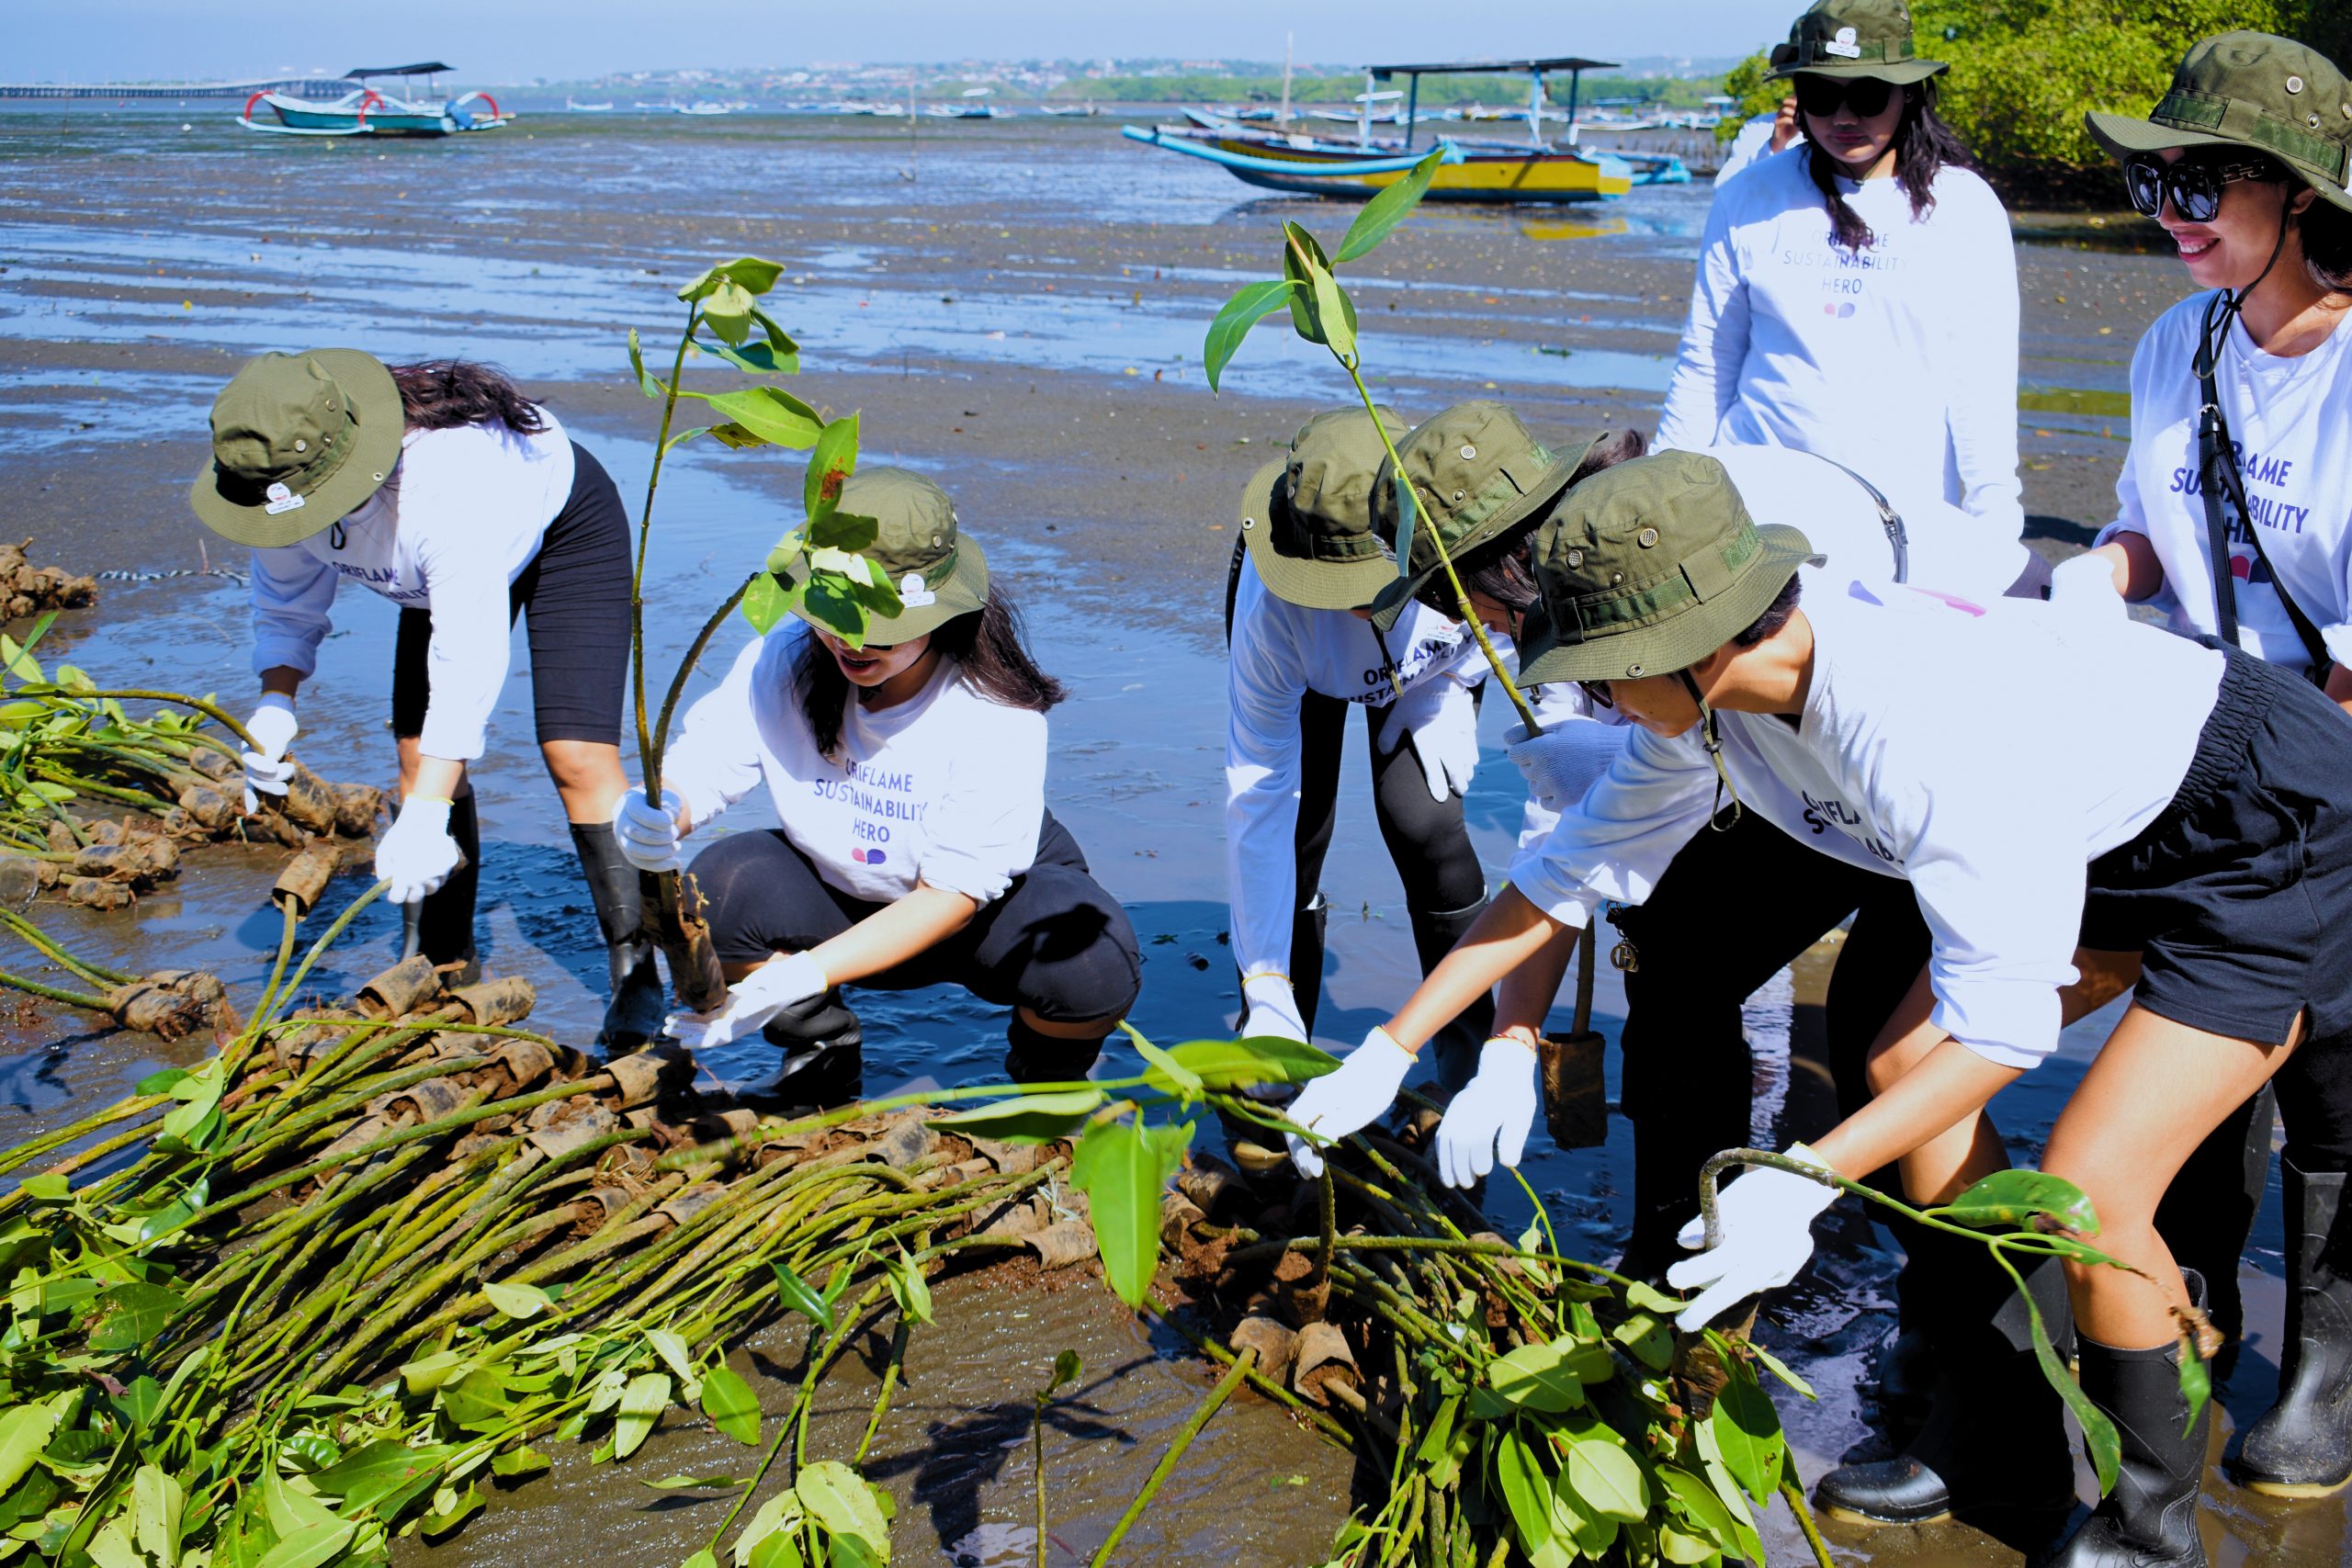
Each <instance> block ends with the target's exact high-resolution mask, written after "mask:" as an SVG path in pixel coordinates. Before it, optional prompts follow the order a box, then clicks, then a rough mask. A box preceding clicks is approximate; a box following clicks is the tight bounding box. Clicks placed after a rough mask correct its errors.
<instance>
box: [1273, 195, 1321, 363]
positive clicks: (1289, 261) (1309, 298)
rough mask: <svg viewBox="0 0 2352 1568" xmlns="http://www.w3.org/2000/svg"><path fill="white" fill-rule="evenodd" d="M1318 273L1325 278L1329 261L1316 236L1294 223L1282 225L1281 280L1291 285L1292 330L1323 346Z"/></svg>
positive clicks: (1286, 222)
mask: <svg viewBox="0 0 2352 1568" xmlns="http://www.w3.org/2000/svg"><path fill="white" fill-rule="evenodd" d="M1318 268H1319V269H1320V270H1321V271H1323V272H1324V273H1326V274H1327V275H1328V274H1329V272H1330V270H1331V264H1330V261H1329V259H1328V258H1327V257H1326V256H1325V255H1324V254H1323V247H1322V246H1321V245H1320V244H1318V243H1317V242H1316V239H1315V236H1314V235H1312V234H1310V233H1308V232H1307V231H1306V230H1305V229H1302V228H1300V227H1299V226H1298V225H1297V224H1296V223H1294V222H1290V221H1287V220H1285V221H1284V222H1283V277H1284V278H1286V279H1288V280H1289V281H1290V283H1291V284H1292V285H1293V287H1292V289H1291V292H1290V295H1289V300H1290V324H1291V330H1292V331H1293V332H1295V333H1297V334H1298V335H1299V336H1301V337H1303V338H1305V339H1306V341H1307V342H1309V343H1322V342H1323V341H1324V336H1323V322H1322V320H1321V317H1320V311H1321V309H1322V301H1321V300H1320V299H1317V296H1316V293H1315V274H1316V271H1317V269H1318Z"/></svg>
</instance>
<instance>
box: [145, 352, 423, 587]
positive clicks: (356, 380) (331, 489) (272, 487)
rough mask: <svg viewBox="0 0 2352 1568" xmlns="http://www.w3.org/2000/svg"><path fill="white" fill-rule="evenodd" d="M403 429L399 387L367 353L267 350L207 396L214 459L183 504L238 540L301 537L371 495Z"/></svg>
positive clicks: (397, 450)
mask: <svg viewBox="0 0 2352 1568" xmlns="http://www.w3.org/2000/svg"><path fill="white" fill-rule="evenodd" d="M405 428H406V421H405V420H404V419H403V417H402V415H401V393H400V389H399V388H398V387H396V386H394V385H393V384H392V373H391V372H390V371H389V370H387V369H385V368H384V367H383V365H382V364H381V363H380V362H379V361H378V360H377V359H376V358H375V357H374V356H373V355H367V354H362V353H360V352H359V351H358V350H357V349H356V348H315V349H312V350H311V352H310V353H308V354H265V355H262V356H261V357H260V358H258V359H251V360H247V361H246V362H245V364H244V366H243V368H241V369H239V370H238V372H237V373H236V375H234V376H232V377H231V378H230V379H229V384H228V385H227V386H226V387H223V388H221V389H220V396H219V397H216V398H214V399H213V400H212V457H211V459H210V460H209V462H207V463H206V464H205V465H204V470H203V472H201V473H199V474H198V475H197V476H196V483H195V484H193V485H192V486H190V487H189V489H188V496H187V499H188V504H189V505H190V506H191V507H193V508H195V510H196V515H197V518H198V521H199V522H201V523H202V524H203V525H205V526H206V527H208V528H209V529H211V530H212V531H213V532H214V533H216V534H219V535H220V536H222V537H223V538H228V539H233V540H235V541H236V542H237V543H238V544H241V545H252V546H254V547H264V548H266V547H271V546H277V545H290V544H293V543H295V542H296V541H297V540H300V539H307V538H309V537H310V536H311V535H313V534H316V533H320V532H322V530H324V529H327V528H330V527H333V526H334V525H335V523H337V522H338V521H340V520H341V519H342V518H343V517H344V516H345V514H346V513H349V512H350V511H351V510H352V509H353V508H354V507H356V506H357V505H358V504H359V503H360V502H363V501H366V500H367V499H368V497H369V496H371V495H373V494H375V493H376V487H377V486H379V485H380V484H382V483H383V482H384V480H385V479H386V477H387V476H389V475H390V473H391V471H392V465H393V464H394V463H397V462H398V461H400V456H401V434H402V432H403V431H404V430H405Z"/></svg>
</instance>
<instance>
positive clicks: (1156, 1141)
mask: <svg viewBox="0 0 2352 1568" xmlns="http://www.w3.org/2000/svg"><path fill="white" fill-rule="evenodd" d="M1192 1141H1193V1123H1192V1122H1183V1123H1181V1124H1180V1125H1177V1126H1173V1127H1143V1126H1140V1125H1137V1124H1136V1123H1135V1122H1098V1123H1096V1124H1095V1125H1093V1126H1091V1127H1089V1128H1088V1129H1087V1130H1086V1134H1085V1136H1084V1137H1082V1138H1080V1140H1079V1144H1078V1149H1077V1152H1076V1153H1075V1154H1074V1155H1072V1156H1071V1158H1070V1185H1072V1186H1073V1187H1076V1188H1078V1189H1079V1190H1081V1191H1083V1192H1084V1193H1085V1194H1086V1195H1087V1197H1088V1199H1089V1200H1090V1201H1091V1208H1090V1213H1091V1217H1092V1219H1093V1221H1094V1243H1095V1246H1096V1247H1099V1248H1100V1249H1101V1251H1102V1254H1103V1276H1104V1278H1106V1279H1107V1280H1110V1283H1111V1289H1112V1290H1114V1291H1115V1292H1118V1296H1119V1299H1120V1300H1121V1301H1123V1302H1125V1303H1127V1304H1128V1305H1129V1306H1133V1307H1140V1306H1141V1305H1143V1302H1144V1295H1145V1292H1148V1290H1149V1289H1150V1287H1151V1277H1152V1273H1153V1271H1154V1270H1155V1269H1157V1268H1158V1267H1159V1193H1160V1189H1161V1188H1163V1187H1164V1186H1166V1185H1167V1182H1168V1179H1169V1178H1170V1177H1171V1176H1173V1175H1175V1174H1176V1168H1177V1166H1178V1165H1179V1164H1181V1163H1182V1160H1183V1157H1184V1150H1185V1149H1186V1147H1187V1146H1189V1145H1191V1143H1192Z"/></svg>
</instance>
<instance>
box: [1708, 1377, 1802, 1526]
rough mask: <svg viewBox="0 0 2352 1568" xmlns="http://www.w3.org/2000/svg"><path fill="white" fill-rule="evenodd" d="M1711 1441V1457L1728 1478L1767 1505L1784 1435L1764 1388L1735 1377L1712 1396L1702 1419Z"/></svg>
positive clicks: (1778, 1468) (1776, 1476)
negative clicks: (1717, 1461) (1712, 1399)
mask: <svg viewBox="0 0 2352 1568" xmlns="http://www.w3.org/2000/svg"><path fill="white" fill-rule="evenodd" d="M1702 1431H1703V1433H1704V1434H1705V1436H1704V1437H1702V1443H1701V1451H1702V1453H1703V1452H1705V1451H1706V1444H1705V1437H1712V1438H1713V1446H1714V1453H1713V1457H1715V1458H1716V1459H1718V1460H1720V1461H1722V1463H1723V1466H1724V1469H1725V1470H1728V1471H1730V1472H1731V1473H1732V1478H1733V1479H1734V1480H1736V1481H1737V1482H1738V1483H1739V1484H1740V1485H1741V1486H1742V1487H1743V1488H1744V1489H1746V1491H1747V1495H1749V1496H1751V1497H1753V1498H1755V1499H1756V1500H1757V1501H1758V1502H1759V1503H1770V1501H1771V1500H1772V1494H1773V1492H1774V1491H1775V1490H1776V1489H1777V1487H1778V1486H1779V1483H1780V1479H1781V1455H1782V1454H1783V1453H1784V1452H1785V1451H1786V1450H1787V1448H1788V1439H1787V1438H1785V1437H1784V1436H1782V1435H1781V1413H1780V1411H1778V1410H1777V1409H1775V1408H1774V1407H1773V1404H1772V1398H1771V1396H1770V1394H1768V1393H1765V1392H1764V1389H1763V1386H1762V1385H1761V1384H1759V1383H1758V1382H1756V1381H1755V1379H1754V1378H1753V1377H1752V1376H1750V1377H1745V1378H1741V1377H1735V1378H1733V1379H1732V1380H1731V1382H1728V1383H1726V1384H1724V1389H1723V1392H1722V1393H1718V1394H1717V1395H1716V1396H1715V1407H1714V1409H1713V1411H1711V1412H1710V1413H1709V1414H1708V1416H1707V1419H1706V1420H1705V1421H1704V1422H1703V1423H1702Z"/></svg>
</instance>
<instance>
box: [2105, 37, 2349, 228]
mask: <svg viewBox="0 0 2352 1568" xmlns="http://www.w3.org/2000/svg"><path fill="white" fill-rule="evenodd" d="M2083 126H2084V129H2086V130H2088V131H2089V132H2090V133H2091V137H2092V139H2093V140H2095V141H2098V144H2099V145H2100V146H2102V147H2104V148H2106V149H2107V150H2108V152H2110V153H2112V154H2114V155H2115V156H2116V157H2118V158H2127V157H2130V156H2131V154H2132V153H2134V152H2163V151H2164V150H2165V149H2166V148H2168V147H2184V148H2185V147H2239V148H2245V149H2246V150H2248V151H2250V152H2261V153H2264V154H2267V156H2269V157H2272V158H2276V159H2277V160H2278V161H2279V162H2280V163H2282V164H2285V165H2286V166H2287V167H2288V169H2289V170H2290V171H2291V172H2292V173H2293V174H2294V175H2297V176H2298V177H2300V178H2301V180H2302V181H2303V182H2304V183H2305V184H2306V185H2308V186H2311V187H2312V189H2313V190H2315V191H2317V192H2318V193H2319V194H2320V195H2321V196H2322V197H2324V198H2325V199H2327V200H2329V201H2332V202H2334V203H2335V205H2336V206H2338V207H2341V208H2344V209H2346V210H2352V191H2347V190H2346V176H2347V175H2352V84H2347V83H2346V81H2345V79H2344V73H2342V72H2341V71H2338V70H2337V69H2336V68H2335V62H2334V61H2331V60H2330V59H2328V58H2327V56H2325V55H2324V54H2322V53H2320V52H2319V51H2317V50H2315V49H2307V48H2305V47H2304V46H2303V45H2301V44H2300V43H2297V42H2296V41H2295V40H2294V39H2283V38H2276V37H2273V36H2272V35H2271V34H2269V33H2255V32H2234V33H2222V34H2221V35H2220V36H2218V37H2215V38H2209V39H2199V40H2198V41H2197V42H2196V43H2194V44H2191V45H2190V46H2189V50H2188V53H2187V54H2186V55H2184V56H2182V57H2181V62H2180V67H2179V69H2178V70H2177V71H2175V72H2174V73H2173V74H2172V86H2171V88H2170V89H2169V90H2167V91H2166V92H2165V96H2164V97H2163V98H2162V99H2161V100H2159V101H2158V103H2157V104H2156V107H2154V108H2153V109H2150V110H2149V111H2148V118H2145V119H2133V118H2131V116H2129V115H2120V114H2086V115H2085V116H2084V117H2083Z"/></svg>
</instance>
